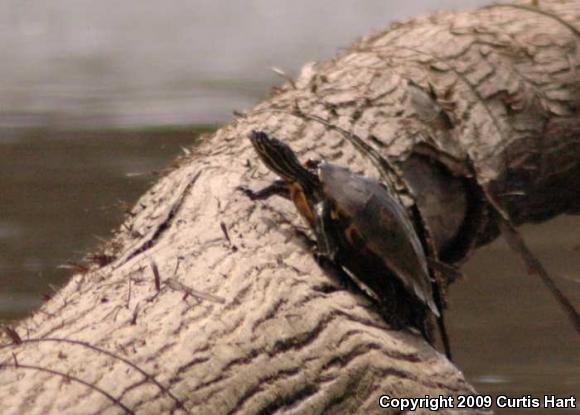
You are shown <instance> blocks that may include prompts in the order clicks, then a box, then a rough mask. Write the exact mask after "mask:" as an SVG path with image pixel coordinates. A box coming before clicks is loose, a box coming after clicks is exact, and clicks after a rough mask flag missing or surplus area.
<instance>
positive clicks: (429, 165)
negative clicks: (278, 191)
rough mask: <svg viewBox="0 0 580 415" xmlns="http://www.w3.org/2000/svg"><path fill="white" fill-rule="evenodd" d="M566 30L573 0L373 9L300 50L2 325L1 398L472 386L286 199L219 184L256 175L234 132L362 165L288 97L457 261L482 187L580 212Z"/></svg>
mask: <svg viewBox="0 0 580 415" xmlns="http://www.w3.org/2000/svg"><path fill="white" fill-rule="evenodd" d="M579 27H580V3H579V2H578V1H549V2H548V1H540V2H539V7H535V6H533V5H532V4H531V3H530V2H525V3H518V4H516V5H497V6H490V7H488V8H484V9H481V10H479V11H476V12H472V13H453V14H451V13H441V14H437V15H434V16H430V17H426V18H421V19H414V20H411V21H408V22H405V23H402V24H395V25H392V26H391V28H389V30H387V31H385V32H382V33H377V34H375V35H372V36H369V37H366V38H364V39H361V40H360V41H359V42H357V43H356V44H355V45H354V46H353V47H352V48H351V49H349V50H348V51H346V52H344V53H343V54H342V55H341V56H339V57H337V58H336V59H334V60H332V61H329V62H324V63H320V64H316V65H315V64H311V65H307V66H306V67H305V68H304V69H303V71H302V73H301V75H300V76H299V78H298V79H297V80H295V81H294V82H293V83H291V82H289V83H287V84H286V85H284V86H282V87H281V88H278V89H276V90H275V91H274V92H273V94H272V96H271V97H270V98H268V99H267V100H265V101H264V102H263V103H262V104H260V105H258V106H257V107H256V108H255V109H253V110H252V111H250V112H249V113H248V114H247V115H246V116H244V117H239V118H238V119H237V120H236V121H235V122H233V123H232V124H230V125H228V126H226V127H224V128H222V129H221V130H219V131H218V132H217V133H215V134H214V135H211V136H208V137H205V138H204V139H203V140H201V142H200V143H199V145H197V146H196V147H195V150H193V154H192V155H191V156H190V157H188V158H187V159H184V160H182V162H181V163H180V166H179V167H178V168H176V169H175V170H174V171H172V172H171V173H169V174H168V175H167V176H166V177H165V178H163V179H162V180H161V181H160V182H159V183H157V184H156V185H155V186H154V187H153V188H152V189H151V190H150V191H149V192H148V193H147V194H146V195H144V196H143V198H142V199H141V201H140V202H139V203H138V205H137V206H136V207H135V208H134V210H133V211H132V212H131V215H130V217H129V218H128V219H127V222H126V223H125V225H124V227H123V229H122V230H121V231H120V233H119V234H118V236H117V237H116V238H115V240H114V241H113V242H112V243H111V244H110V246H109V247H108V248H107V249H108V250H107V251H106V252H105V253H104V254H102V255H100V256H97V257H95V259H96V260H98V261H101V262H102V263H105V262H110V263H108V264H104V265H103V266H101V267H98V266H94V267H93V269H92V270H90V271H89V272H87V273H84V274H78V275H75V276H74V277H73V278H72V280H71V282H70V283H69V284H68V285H67V286H66V287H65V288H63V289H62V290H61V291H60V292H59V293H58V294H57V295H56V296H55V297H54V298H53V299H52V300H51V301H50V302H49V303H47V304H46V305H45V306H44V307H43V308H42V310H41V311H40V312H38V313H36V314H35V315H34V316H33V317H31V318H29V319H27V320H24V321H22V322H21V323H20V324H19V325H18V326H17V327H15V329H16V332H17V333H18V335H19V336H20V338H21V339H22V340H24V343H23V344H20V345H16V344H13V343H14V342H15V341H16V340H18V339H17V338H16V335H14V334H13V335H12V339H9V338H8V337H5V338H4V339H3V343H4V344H5V345H4V346H3V347H2V348H1V349H0V362H1V363H2V365H3V366H2V367H1V368H0V386H1V387H0V402H1V406H2V413H3V414H22V413H26V414H49V413H97V412H98V413H108V414H112V413H123V412H127V411H133V412H135V413H143V414H146V413H150V414H157V413H169V412H176V413H179V412H182V411H183V410H182V409H177V405H176V400H180V401H182V402H184V404H185V407H186V408H187V412H189V413H200V414H202V413H203V414H208V413H322V412H325V413H353V412H359V413H374V412H379V408H378V406H377V400H378V397H379V396H380V395H381V394H388V395H392V396H399V397H404V396H423V395H425V394H429V395H439V394H443V395H449V394H465V393H471V392H473V389H472V388H471V386H470V385H469V384H467V383H466V381H465V379H464V378H463V375H462V374H461V372H460V371H459V370H458V369H457V368H456V367H454V366H453V364H451V363H450V362H448V361H447V360H446V359H445V358H444V356H443V355H442V354H440V353H439V352H437V351H435V350H434V349H432V348H431V347H430V346H429V345H427V344H426V343H425V342H424V341H423V340H422V338H421V336H419V335H418V334H417V333H413V332H410V331H394V330H391V329H390V328H389V327H387V326H386V325H385V323H383V322H382V320H381V319H380V317H379V316H378V315H377V314H376V313H375V312H374V310H373V308H372V306H371V304H370V303H369V302H368V301H367V300H366V299H365V298H363V297H361V296H358V295H355V294H353V293H352V292H350V291H347V290H344V289H343V288H341V287H340V285H339V284H337V282H336V281H334V280H333V279H332V278H331V277H330V276H328V275H326V274H324V273H323V272H322V271H321V270H320V268H319V267H318V266H317V264H316V263H315V261H314V260H313V258H312V255H311V253H310V252H309V251H308V249H307V248H305V247H304V244H303V243H302V242H301V238H300V237H299V236H297V233H296V228H297V227H302V226H303V224H302V223H301V222H300V219H299V218H298V215H297V214H296V211H295V209H294V208H293V206H292V205H291V204H290V203H288V202H287V201H284V200H282V199H271V200H269V201H266V202H258V203H254V202H251V201H250V200H248V199H247V198H245V197H244V196H243V195H242V194H241V193H239V192H237V191H236V187H237V186H240V185H249V186H251V187H254V188H257V187H260V186H262V185H264V184H266V183H267V182H269V181H270V180H271V179H273V178H274V176H273V175H272V174H271V173H270V172H267V171H266V169H265V168H264V167H263V166H262V165H261V164H260V163H258V162H257V161H256V157H255V155H254V153H253V152H252V149H251V146H250V144H249V142H248V140H247V139H246V135H247V134H248V132H249V131H250V130H252V129H262V130H266V131H269V132H271V133H273V134H274V135H276V136H278V137H279V138H282V139H284V140H285V141H286V142H288V143H289V144H290V145H291V146H292V147H293V148H294V149H295V150H297V151H298V152H299V154H300V156H301V157H303V158H304V159H307V158H309V157H312V158H325V159H327V160H330V161H332V162H335V163H339V164H343V165H348V166H350V167H351V168H352V169H354V170H356V171H362V172H365V174H368V175H375V176H376V174H377V173H376V171H375V169H374V167H373V166H372V165H371V164H370V162H369V161H368V159H366V158H365V157H364V155H362V154H361V153H359V152H358V151H357V150H356V149H355V148H354V147H353V146H352V145H351V144H350V142H349V141H348V140H346V139H345V137H344V136H343V135H341V134H340V133H338V132H337V131H336V130H332V129H329V128H327V126H325V125H324V124H322V123H320V122H318V121H313V120H311V119H310V120H309V119H304V117H301V116H297V115H296V114H295V113H296V108H299V112H300V113H303V114H307V115H312V116H317V117H322V118H323V119H325V120H327V121H328V122H329V123H331V124H334V125H338V126H340V127H341V128H343V129H345V130H347V131H352V132H354V133H355V134H357V135H358V136H360V137H362V138H363V139H364V140H366V141H367V142H368V143H370V144H371V145H373V146H374V147H375V148H376V149H378V150H379V151H380V152H381V153H382V154H383V155H384V156H388V157H389V158H390V159H391V160H392V161H393V162H395V163H397V164H398V165H399V166H400V167H401V169H402V170H403V171H404V172H405V175H406V178H407V180H408V181H409V183H410V184H411V185H412V187H413V189H414V190H415V193H416V194H417V199H418V203H419V206H420V207H421V208H422V212H423V215H424V217H425V218H427V222H428V223H429V225H430V227H431V228H432V232H433V237H434V240H435V241H436V243H437V245H438V247H439V250H440V252H441V253H442V255H443V256H446V257H447V258H448V259H450V260H454V261H455V260H461V259H462V258H463V257H464V256H465V255H466V254H467V253H468V252H469V251H470V250H471V249H472V248H473V247H474V246H476V245H478V244H481V243H483V242H485V241H487V240H489V239H491V238H492V237H493V236H494V235H495V233H496V231H495V229H496V226H495V224H494V221H493V216H490V215H489V212H488V209H487V208H486V206H485V203H484V202H483V201H482V197H481V187H482V186H483V187H485V188H487V189H489V190H490V191H492V192H493V193H494V194H495V195H496V196H497V197H498V199H499V201H500V202H501V204H502V205H503V206H504V208H505V209H506V210H507V211H508V212H509V214H510V215H511V216H512V217H513V218H514V220H515V221H516V222H517V223H524V222H529V221H536V220H542V219H546V218H549V217H552V216H554V215H557V214H560V213H564V212H570V213H578V212H579V211H580V200H579V198H578V196H577V189H578V188H580V164H579V160H580V157H579V156H580V145H579V142H580V140H579V138H580V122H579V114H578V105H577V104H578V102H579V98H580V94H579V90H580V88H578V86H579V78H580V77H579V76H578V71H579V69H580V59H579V57H580V55H579V52H578V51H579V42H580V32H579V29H578V28H579ZM411 167H412V168H411ZM575 192H576V193H575ZM222 224H223V225H222ZM222 227H225V228H226V229H227V233H228V236H229V240H230V241H228V240H227V239H226V237H225V235H224V231H223V229H222ZM107 255H110V257H108V256H107ZM152 263H154V264H156V265H155V266H152ZM156 273H157V274H158V275H159V282H160V288H161V290H160V292H157V290H156V286H155V276H154V275H155V274H156ZM180 284H182V285H180ZM184 286H186V287H189V288H191V289H194V290H197V291H199V292H200V293H205V294H211V295H212V296H213V297H211V296H210V297H207V296H206V297H205V298H202V297H200V293H198V292H196V291H190V292H189V295H185V293H184V291H187V290H185V289H184ZM216 296H217V297H216ZM222 299H223V300H224V301H223V302H222V301H221V300H222ZM49 338H52V339H69V340H74V341H77V343H70V342H69V343H65V342H63V341H57V340H51V341H49V340H46V339H49ZM38 339H45V340H40V341H36V340H38ZM80 342H86V344H85V343H80ZM88 344H90V345H93V347H89V346H88ZM97 348H98V349H97ZM103 350H104V351H108V352H109V353H103ZM110 353H114V354H116V355H118V356H119V357H122V358H124V359H126V361H123V360H119V359H118V358H116V357H114V356H113V355H111V354H110ZM128 362H132V363H134V364H136V365H138V366H139V367H140V368H141V369H143V370H145V371H146V372H147V373H149V374H150V375H152V376H154V378H155V380H156V381H158V382H160V383H159V384H156V383H155V382H153V381H152V379H151V378H150V377H146V376H145V375H144V374H143V373H142V372H140V371H139V370H137V368H136V367H134V366H132V365H130V364H129V363H128ZM39 368H44V369H45V370H44V371H40V370H39ZM46 369H48V370H50V371H53V372H48V371H46ZM56 372H60V373H62V375H59V374H57V373H56ZM79 380H80V381H84V382H86V383H87V384H92V385H95V386H96V387H97V388H99V389H98V390H97V389H95V388H94V387H90V386H89V385H87V384H83V383H80V382H79ZM160 385H163V386H160ZM168 389H169V391H170V393H171V395H170V394H169V393H168ZM107 394H108V395H107ZM381 412H382V413H399V412H397V411H395V410H388V411H381ZM423 412H425V413H427V411H426V410H425V411H419V412H418V413H423ZM483 412H484V411H477V410H471V411H464V412H460V411H454V412H452V413H453V414H460V413H470V414H475V413H483ZM442 413H451V412H450V411H442Z"/></svg>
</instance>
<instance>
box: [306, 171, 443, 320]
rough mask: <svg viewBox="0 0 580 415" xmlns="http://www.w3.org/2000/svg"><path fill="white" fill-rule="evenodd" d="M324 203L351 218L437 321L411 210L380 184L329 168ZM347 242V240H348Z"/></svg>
mask: <svg viewBox="0 0 580 415" xmlns="http://www.w3.org/2000/svg"><path fill="white" fill-rule="evenodd" d="M318 175H319V178H320V182H321V186H322V189H321V192H322V196H323V199H324V200H326V201H328V203H330V204H331V206H332V209H333V210H334V211H335V212H334V214H335V215H336V216H341V217H343V218H347V219H348V222H349V224H348V227H346V228H345V229H344V231H347V230H350V231H351V232H352V231H353V230H354V231H355V232H356V234H357V238H360V239H362V241H363V243H364V246H365V249H367V250H368V251H370V252H372V253H373V254H374V255H375V256H376V257H378V258H380V259H381V260H382V262H383V263H384V266H385V267H386V268H387V269H388V270H390V271H391V273H392V274H394V275H395V276H396V277H398V278H399V280H400V281H401V282H402V283H403V286H404V287H405V288H406V289H407V290H408V291H409V292H410V293H412V294H413V295H414V296H416V297H417V298H418V299H419V300H420V301H421V302H422V303H423V304H425V305H426V306H427V307H429V309H430V310H431V311H432V312H433V314H435V315H436V316H439V315H440V314H439V310H438V309H437V306H436V305H435V302H434V300H433V288H432V281H431V277H430V276H429V269H428V266H427V259H426V257H425V251H424V250H423V246H422V245H421V242H420V241H419V237H418V236H417V233H416V232H415V229H414V228H413V225H412V223H411V220H410V219H409V216H408V214H407V211H406V210H405V209H404V207H403V206H401V204H400V202H399V201H398V200H397V199H395V198H394V197H393V196H392V195H391V194H390V193H389V191H388V190H387V189H386V188H385V187H384V186H383V185H381V183H380V182H378V181H376V180H373V179H370V178H367V177H364V176H360V175H357V174H354V173H352V172H351V171H350V170H348V169H346V168H343V167H339V166H336V165H333V164H330V163H325V162H323V163H321V164H320V166H319V167H318ZM347 239H348V238H347Z"/></svg>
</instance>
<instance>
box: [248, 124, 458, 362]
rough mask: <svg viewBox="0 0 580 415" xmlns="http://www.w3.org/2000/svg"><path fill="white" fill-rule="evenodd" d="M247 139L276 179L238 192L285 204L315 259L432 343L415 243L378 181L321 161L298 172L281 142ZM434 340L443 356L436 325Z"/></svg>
mask: <svg viewBox="0 0 580 415" xmlns="http://www.w3.org/2000/svg"><path fill="white" fill-rule="evenodd" d="M249 139H250V141H251V143H252V145H253V147H254V149H255V151H256V153H257V154H258V156H259V157H260V159H261V160H262V161H263V163H264V164H265V165H266V167H268V169H270V170H271V171H273V172H274V173H276V174H277V175H278V176H279V177H280V179H279V180H276V181H274V182H273V183H272V184H271V185H269V186H267V187H265V188H263V189H261V190H259V191H252V190H250V189H248V188H245V187H244V188H242V190H243V191H244V193H246V195H248V196H249V197H250V198H251V199H253V200H257V199H266V198H269V197H270V196H273V195H280V196H282V197H285V198H287V199H290V200H291V201H292V202H293V203H294V205H295V206H296V208H297V210H298V212H299V213H300V215H301V216H302V217H303V218H304V219H305V220H306V222H307V223H308V225H309V227H310V228H311V229H312V231H313V232H314V235H315V237H316V242H317V257H318V258H319V259H324V260H326V261H328V262H330V263H332V264H335V265H337V266H338V267H339V268H341V269H343V270H344V271H345V272H346V273H347V275H348V276H349V277H350V278H353V279H354V280H356V281H357V282H358V283H362V284H363V285H364V286H365V287H366V288H368V289H369V290H370V291H371V293H372V295H373V296H374V297H376V299H377V300H378V301H379V303H381V304H382V305H383V306H389V305H390V311H391V313H390V318H389V319H388V320H389V322H390V323H392V324H393V323H394V324H395V325H411V326H415V327H416V328H418V329H419V330H420V332H421V333H422V334H423V336H424V337H425V338H426V339H427V340H428V341H429V343H431V344H433V338H432V335H431V334H430V332H429V329H428V328H427V326H426V323H425V321H426V319H427V313H428V312H430V313H431V314H432V315H433V316H434V317H436V318H437V319H439V321H440V322H442V320H441V318H442V310H440V308H439V306H438V305H437V303H436V301H435V299H436V296H435V295H434V289H435V288H436V287H434V286H435V283H434V280H433V279H432V278H431V275H430V272H429V265H428V261H427V257H426V254H425V251H424V249H423V245H422V244H421V241H420V239H419V236H418V235H417V232H416V231H415V228H414V226H413V223H412V221H411V218H410V217H409V215H408V213H407V211H406V209H405V208H404V207H403V206H402V204H401V202H400V201H399V199H398V198H396V197H395V196H394V195H393V194H392V193H391V191H390V190H389V188H388V187H387V186H385V185H384V184H383V183H382V182H380V181H378V180H375V179H372V178H369V177H366V176H362V175H359V174H356V173H353V172H352V171H351V170H350V169H348V168H346V167H342V166H339V165H336V164H333V163H329V162H326V161H319V162H312V161H310V162H309V163H308V164H307V166H306V167H305V166H303V165H302V164H300V162H299V160H298V158H297V156H296V154H295V153H294V152H293V151H292V149H291V148H290V147H289V146H288V145H287V144H285V143H284V142H282V141H280V140H278V139H276V138H274V137H271V136H269V135H268V134H267V133H265V132H263V131H252V132H251V133H250V134H249ZM393 314H398V317H399V318H398V319H397V318H393ZM395 317H397V316H395ZM440 328H442V325H441V324H440ZM441 334H442V338H443V339H444V344H445V349H446V353H447V355H448V356H449V357H450V352H449V350H448V349H449V348H448V344H447V341H446V334H445V333H444V326H443V328H442V333H441Z"/></svg>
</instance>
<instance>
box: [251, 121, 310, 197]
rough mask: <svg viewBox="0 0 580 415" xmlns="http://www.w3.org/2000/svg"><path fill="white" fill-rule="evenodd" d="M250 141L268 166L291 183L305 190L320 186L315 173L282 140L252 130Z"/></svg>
mask: <svg viewBox="0 0 580 415" xmlns="http://www.w3.org/2000/svg"><path fill="white" fill-rule="evenodd" d="M249 138H250V141H251V142H252V145H253V146H254V149H255V150H256V153H258V156H259V157H260V159H261V160H262V161H263V162H264V164H265V165H266V167H268V168H269V169H270V170H272V171H273V172H274V173H276V174H277V175H278V176H280V177H281V178H282V179H283V180H285V181H287V182H290V183H298V184H300V185H301V186H302V187H303V188H304V189H305V190H314V189H316V188H317V187H318V186H319V181H318V178H317V177H316V175H315V174H313V173H311V172H310V171H308V170H307V169H306V168H304V167H303V166H302V165H301V164H300V162H299V161H298V158H297V157H296V154H294V152H293V151H292V149H291V148H290V147H289V146H288V145H287V144H285V143H283V142H282V141H280V140H278V139H276V138H274V137H270V136H268V134H266V133H265V132H263V131H252V132H251V133H250V135H249Z"/></svg>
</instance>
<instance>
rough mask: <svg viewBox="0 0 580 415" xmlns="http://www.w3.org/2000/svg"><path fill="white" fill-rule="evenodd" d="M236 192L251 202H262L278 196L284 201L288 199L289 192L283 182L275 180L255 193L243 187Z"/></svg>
mask: <svg viewBox="0 0 580 415" xmlns="http://www.w3.org/2000/svg"><path fill="white" fill-rule="evenodd" d="M238 190H240V191H241V192H243V193H244V194H245V195H246V196H248V197H249V198H250V199H251V200H264V199H269V198H270V197H272V196H280V197H283V198H284V199H290V190H289V189H288V184H287V183H286V182H285V181H284V180H276V181H274V182H273V183H272V184H270V185H269V186H266V187H264V188H263V189H260V190H257V191H253V190H251V189H250V188H248V187H245V186H239V187H238Z"/></svg>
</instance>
